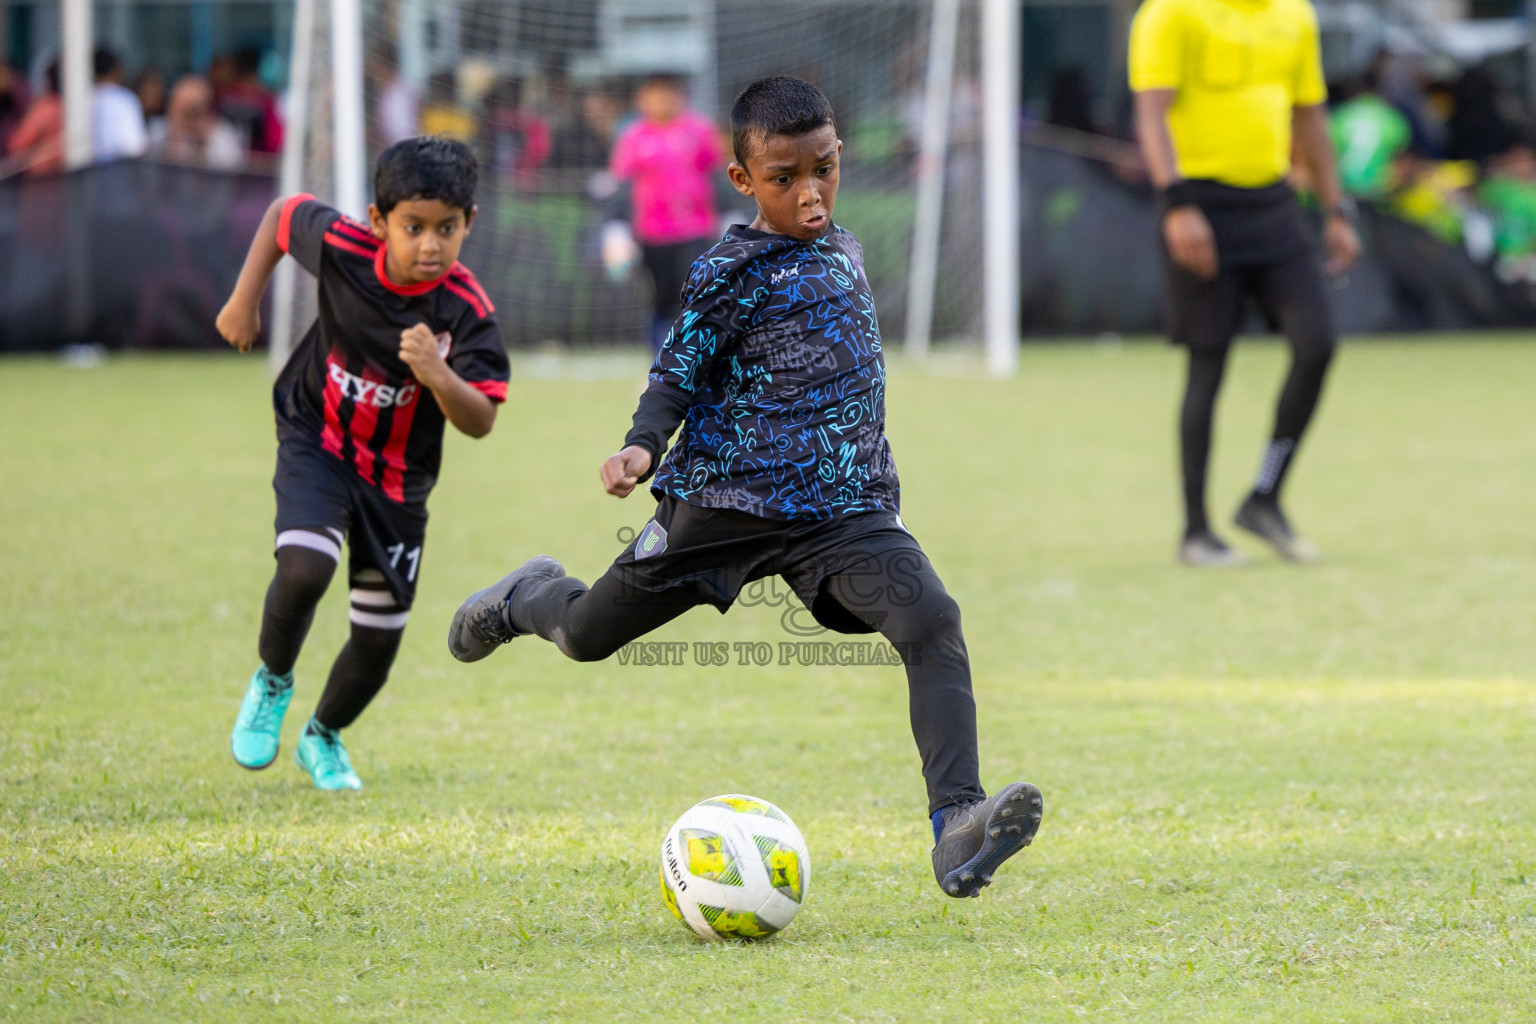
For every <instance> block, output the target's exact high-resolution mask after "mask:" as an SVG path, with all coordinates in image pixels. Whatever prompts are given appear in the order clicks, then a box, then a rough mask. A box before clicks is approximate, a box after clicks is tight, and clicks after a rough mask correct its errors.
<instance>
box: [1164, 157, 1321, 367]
mask: <svg viewBox="0 0 1536 1024" xmlns="http://www.w3.org/2000/svg"><path fill="white" fill-rule="evenodd" d="M1189 188H1190V192H1191V194H1192V195H1193V197H1194V200H1195V204H1196V205H1197V206H1199V207H1200V211H1201V212H1202V213H1204V214H1205V217H1206V220H1208V221H1210V224H1211V231H1212V232H1213V233H1214V234H1215V236H1216V260H1217V273H1216V277H1215V279H1214V280H1209V281H1208V280H1205V279H1204V278H1200V277H1197V276H1196V275H1194V274H1192V273H1190V272H1189V271H1188V270H1185V269H1184V268H1183V267H1181V266H1179V265H1178V264H1177V263H1175V262H1174V261H1173V258H1172V257H1171V256H1170V255H1169V254H1168V249H1167V244H1166V242H1165V241H1164V240H1163V237H1162V232H1161V231H1159V233H1158V239H1159V244H1160V246H1161V247H1162V252H1163V266H1164V271H1165V276H1166V279H1167V284H1168V327H1169V336H1170V339H1171V340H1172V341H1173V342H1174V343H1175V344H1178V345H1184V346H1187V347H1190V348H1193V349H1202V350H1204V349H1216V348H1222V347H1224V346H1225V345H1227V344H1228V343H1230V342H1231V340H1232V338H1233V337H1234V336H1235V335H1236V334H1237V332H1238V330H1239V329H1240V328H1241V327H1242V324H1243V320H1244V318H1245V314H1246V309H1247V303H1248V301H1252V302H1253V304H1254V305H1255V306H1256V307H1257V308H1258V310H1259V312H1260V314H1261V315H1262V316H1263V317H1264V319H1265V320H1266V321H1267V323H1268V324H1269V326H1270V328H1271V329H1275V328H1276V327H1277V326H1278V325H1279V324H1280V323H1281V322H1282V321H1283V320H1287V319H1288V320H1290V321H1292V322H1295V320H1296V319H1297V317H1305V318H1310V319H1317V320H1318V322H1319V327H1318V330H1321V331H1322V332H1323V333H1325V334H1326V333H1328V332H1329V331H1330V330H1331V328H1330V327H1328V317H1329V309H1328V294H1327V289H1326V288H1325V287H1324V285H1323V271H1322V261H1321V259H1320V258H1319V256H1318V253H1317V248H1316V245H1315V244H1314V242H1313V239H1312V232H1311V231H1310V230H1309V229H1308V227H1307V222H1306V216H1305V214H1304V213H1303V212H1302V209H1301V206H1300V204H1299V203H1297V202H1296V193H1295V192H1293V191H1292V190H1291V187H1290V186H1289V185H1288V184H1286V183H1285V182H1283V181H1282V182H1277V183H1276V184H1274V185H1269V186H1266V187H1264V188H1236V187H1234V186H1232V185H1223V184H1222V183H1220V182H1216V181H1200V180H1192V181H1190V182H1189ZM1288 311H1289V312H1291V313H1292V314H1293V316H1291V317H1286V316H1285V313H1286V312H1288Z"/></svg>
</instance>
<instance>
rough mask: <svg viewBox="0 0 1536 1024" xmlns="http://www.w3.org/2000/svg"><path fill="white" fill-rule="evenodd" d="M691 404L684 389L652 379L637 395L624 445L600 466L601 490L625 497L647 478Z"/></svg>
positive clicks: (652, 472)
mask: <svg viewBox="0 0 1536 1024" xmlns="http://www.w3.org/2000/svg"><path fill="white" fill-rule="evenodd" d="M691 404H692V399H691V398H690V397H689V396H688V395H687V394H686V393H684V392H680V391H676V390H674V389H672V388H670V387H668V386H666V385H665V384H656V383H652V384H651V386H650V387H649V388H647V389H646V391H645V394H643V395H641V396H640V405H639V407H638V408H636V409H635V419H634V425H633V426H631V427H630V428H629V433H628V434H626V435H624V447H623V448H622V449H621V450H620V451H619V452H618V453H617V454H615V455H610V456H608V458H607V459H606V460H605V461H604V462H603V465H602V468H601V470H599V476H600V477H601V479H602V481H603V490H605V491H607V492H608V493H609V494H612V495H613V496H614V497H616V498H627V497H629V492H630V491H632V490H634V489H635V487H636V485H638V484H642V483H644V482H645V481H647V480H649V479H650V478H651V477H652V476H653V475H654V474H655V472H656V467H657V466H658V465H659V464H660V463H661V457H662V455H663V454H664V453H665V452H666V450H667V441H669V440H670V439H671V437H672V435H673V434H674V433H675V432H676V431H677V427H678V424H680V423H682V422H683V415H684V414H685V413H687V411H688V406H689V405H691Z"/></svg>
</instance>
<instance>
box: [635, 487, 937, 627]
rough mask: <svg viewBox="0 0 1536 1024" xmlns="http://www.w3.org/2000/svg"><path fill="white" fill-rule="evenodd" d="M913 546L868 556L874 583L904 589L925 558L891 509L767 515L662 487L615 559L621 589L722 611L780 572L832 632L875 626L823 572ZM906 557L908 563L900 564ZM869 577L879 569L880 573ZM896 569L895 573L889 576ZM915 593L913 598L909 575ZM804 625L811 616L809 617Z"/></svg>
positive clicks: (845, 569)
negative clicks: (664, 491) (696, 500)
mask: <svg viewBox="0 0 1536 1024" xmlns="http://www.w3.org/2000/svg"><path fill="white" fill-rule="evenodd" d="M903 550H905V551H910V552H911V558H910V559H909V560H908V559H903V557H901V556H900V555H899V554H897V556H896V557H895V558H893V559H891V558H886V559H882V562H883V568H882V567H881V566H875V565H872V566H871V567H870V572H871V574H872V580H871V584H870V586H871V588H874V587H875V586H877V585H878V586H880V587H882V588H884V590H885V592H886V593H887V594H890V595H894V597H895V599H898V600H899V599H900V595H901V586H902V576H903V574H904V571H905V570H906V569H910V575H911V576H912V578H913V579H914V581H915V578H916V574H917V573H918V572H919V571H920V570H921V569H922V568H923V567H925V566H926V565H927V564H928V563H927V558H926V557H925V556H924V554H923V549H922V547H921V546H919V545H918V543H917V540H916V539H915V538H914V537H913V536H912V535H911V534H910V533H908V532H907V528H906V526H905V525H903V524H902V521H901V517H900V516H899V515H897V514H896V513H895V512H857V513H853V514H850V515H845V516H838V517H836V518H833V519H824V520H818V521H814V522H809V521H803V520H785V519H768V518H765V517H763V516H755V515H752V514H750V513H747V512H737V511H734V510H731V509H715V508H702V507H700V506H698V505H690V504H688V503H687V502H682V501H678V500H677V499H676V498H672V497H663V498H662V499H661V501H660V503H659V504H658V505H657V506H656V515H655V516H654V517H653V518H652V519H651V521H650V522H649V523H646V524H645V527H644V529H642V530H641V531H640V532H639V533H638V534H637V535H636V536H635V539H634V540H632V541H631V542H630V544H629V546H628V547H627V548H625V549H624V551H623V552H622V553H621V554H620V555H619V557H618V558H616V559H615V560H614V563H613V569H612V570H611V571H612V572H614V573H615V574H616V575H617V576H618V577H619V580H620V582H621V583H622V584H623V585H624V587H625V589H626V590H629V589H633V590H635V591H637V596H636V600H643V597H642V596H641V595H643V594H646V593H651V594H656V593H662V592H664V591H671V590H678V589H683V590H687V591H689V592H690V593H692V594H693V595H694V596H695V597H696V598H697V600H698V601H699V602H700V603H701V604H709V605H713V606H714V607H716V608H718V609H719V610H720V611H721V612H724V611H725V610H726V609H728V608H730V606H731V605H732V604H733V603H734V602H735V601H736V598H737V595H739V594H740V593H741V591H742V588H744V587H746V586H747V585H748V584H750V583H752V582H754V581H756V580H760V579H764V578H766V577H769V576H779V577H782V578H783V580H784V582H786V583H788V584H789V586H790V589H792V590H793V591H794V592H795V596H796V597H798V598H799V599H800V601H801V602H802V603H803V604H804V605H805V607H806V608H807V609H809V610H810V613H811V615H812V617H813V618H814V619H815V620H816V622H817V623H819V624H820V625H821V626H823V627H824V628H826V629H830V630H833V631H835V632H838V633H873V632H874V630H873V629H872V628H870V627H869V626H868V625H866V624H865V623H864V622H863V621H861V620H860V619H857V618H855V617H854V615H853V614H852V613H851V612H849V611H847V610H846V609H845V608H843V606H842V605H841V604H839V603H838V602H837V601H835V600H833V599H832V598H831V597H830V596H828V595H826V594H824V593H823V587H822V584H823V581H825V580H826V578H827V577H828V576H832V575H834V574H838V573H847V572H848V571H850V570H853V571H855V572H856V571H857V566H858V565H859V564H860V563H861V562H865V561H867V560H869V559H870V558H872V557H874V556H875V555H882V556H884V555H887V554H888V553H898V552H900V551H903ZM904 567H905V568H904ZM873 577H878V580H876V579H874V578H873ZM893 577H894V578H893ZM913 590H914V593H913V595H912V597H913V599H914V600H916V598H917V596H918V595H917V593H916V584H915V582H914V587H913ZM806 625H809V624H806Z"/></svg>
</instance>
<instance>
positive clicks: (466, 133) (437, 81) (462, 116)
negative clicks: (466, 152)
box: [421, 71, 475, 143]
mask: <svg viewBox="0 0 1536 1024" xmlns="http://www.w3.org/2000/svg"><path fill="white" fill-rule="evenodd" d="M458 93H459V90H458V85H457V84H456V82H455V81H454V77H453V72H452V71H440V72H438V73H437V74H435V75H433V76H432V80H431V81H430V82H429V83H428V84H427V105H426V106H425V107H423V108H422V111H421V134H423V135H446V136H448V137H449V138H454V139H461V140H463V141H464V142H470V143H473V142H474V141H475V116H474V115H473V114H471V113H470V112H469V111H468V110H466V109H465V108H464V107H463V106H461V105H460V104H459V95H458Z"/></svg>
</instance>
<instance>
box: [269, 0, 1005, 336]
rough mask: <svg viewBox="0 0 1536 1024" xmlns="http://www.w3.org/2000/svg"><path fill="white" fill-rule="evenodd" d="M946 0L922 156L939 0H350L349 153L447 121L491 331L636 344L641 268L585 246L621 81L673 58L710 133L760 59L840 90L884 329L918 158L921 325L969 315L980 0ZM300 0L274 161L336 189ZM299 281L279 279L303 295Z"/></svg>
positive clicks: (914, 199) (637, 80) (318, 64)
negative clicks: (355, 3)
mask: <svg viewBox="0 0 1536 1024" xmlns="http://www.w3.org/2000/svg"><path fill="white" fill-rule="evenodd" d="M947 2H948V3H949V5H950V7H951V9H952V10H954V11H956V12H957V13H956V14H955V15H954V16H953V19H952V21H951V22H950V24H951V26H952V28H953V31H951V32H950V33H949V34H948V35H946V36H943V37H942V38H943V39H949V40H951V41H950V53H951V55H952V58H953V65H952V68H953V70H952V74H951V75H950V76H949V79H950V87H949V89H948V90H947V96H946V97H941V99H943V100H944V105H943V107H937V106H935V107H932V108H930V109H939V110H942V112H943V117H942V121H943V126H944V129H945V133H944V140H943V143H944V149H943V158H942V160H936V159H929V160H927V161H924V160H921V159H920V156H919V150H920V143H921V139H922V134H923V133H922V127H923V122H924V109H925V102H924V101H925V87H926V83H927V81H928V77H929V76H928V70H929V67H930V55H931V42H932V39H931V31H932V27H933V26H932V24H931V22H932V21H933V12H934V11H935V10H936V9H942V8H943V7H944V6H945V4H946V0H937V3H936V2H935V0H363V3H362V8H363V25H364V30H363V56H364V66H365V69H366V71H365V76H364V79H365V89H364V106H365V111H366V127H367V130H366V146H367V150H368V155H369V160H368V162H367V166H368V167H369V168H371V166H372V159H373V158H374V157H375V156H376V155H377V154H378V153H379V152H380V151H381V150H382V149H383V147H384V146H385V145H387V144H388V143H389V142H390V141H393V140H394V139H395V138H398V137H402V135H404V134H415V133H417V132H420V131H423V130H435V131H443V132H451V133H456V134H460V135H462V136H464V137H465V138H466V139H467V140H468V141H470V142H471V143H472V144H473V145H474V146H475V148H476V151H477V153H478V155H479V157H480V161H481V179H480V180H481V185H480V191H479V196H478V201H479V205H480V212H479V215H478V218H477V220H476V222H475V228H474V231H473V233H472V234H471V236H470V238H469V240H468V242H467V243H466V245H465V250H464V253H463V256H462V258H463V260H464V262H465V263H466V265H468V266H470V267H471V268H472V269H473V270H474V272H475V274H476V276H478V277H479V279H480V281H481V283H482V284H483V285H484V286H485V288H486V290H487V291H488V292H489V294H490V295H491V297H492V299H493V300H494V301H495V303H496V305H497V309H498V319H499V320H500V322H501V325H502V329H503V333H504V335H505V337H506V340H507V343H508V345H509V346H512V347H522V348H539V347H547V346H562V347H563V346H606V345H638V344H642V343H644V341H645V340H646V339H647V337H648V336H649V331H650V316H651V314H650V309H651V293H650V290H651V287H652V284H651V281H650V278H649V276H648V275H647V274H646V272H645V270H644V268H643V267H642V266H640V265H638V264H635V265H631V266H629V267H627V268H626V267H625V266H623V265H622V264H615V263H614V262H613V261H612V260H610V261H608V262H605V260H604V252H603V237H604V224H605V223H607V222H609V221H611V220H612V219H613V218H614V217H616V216H622V215H623V213H624V210H625V208H626V201H625V194H624V192H623V191H622V190H621V189H618V188H616V183H615V181H614V179H613V178H612V176H611V175H610V174H609V173H608V171H607V167H608V158H609V154H610V152H611V149H612V146H613V142H614V139H615V137H616V136H617V134H618V133H619V132H621V131H623V130H624V128H625V127H626V126H627V125H628V124H629V123H630V122H631V121H632V120H633V118H634V117H635V116H636V113H635V105H634V100H635V94H636V91H637V88H638V87H639V85H640V84H641V83H642V82H644V81H645V80H646V79H647V78H648V77H650V76H652V75H657V74H665V75H672V76H676V77H677V78H678V79H680V80H681V81H682V82H683V83H685V85H686V86H687V89H688V93H689V98H690V103H691V106H692V107H693V108H694V109H695V110H697V111H698V112H700V113H702V114H704V115H706V116H708V117H710V118H711V119H713V121H714V122H715V124H716V125H717V126H718V127H719V128H720V130H721V132H722V137H723V138H724V139H725V144H726V148H728V138H725V135H726V129H727V117H728V114H729V110H730V105H731V101H732V99H733V98H734V97H735V95H736V94H737V93H738V92H739V91H740V90H741V89H742V88H743V87H744V86H745V85H747V84H748V83H749V82H751V81H752V80H754V79H756V78H760V77H763V76H766V75H771V74H793V75H798V76H800V77H802V78H805V79H807V80H809V81H811V82H813V83H814V84H816V85H817V86H818V87H820V88H821V89H822V91H823V92H825V93H826V94H827V96H828V98H829V99H830V100H831V101H832V105H833V108H834V110H835V111H836V115H837V123H838V129H839V133H840V135H841V137H842V139H843V140H844V143H845V149H844V155H843V169H842V187H841V191H840V192H839V195H838V201H837V210H836V215H835V216H836V220H837V222H838V223H839V224H841V225H842V226H844V227H846V228H848V229H849V230H851V231H853V232H854V233H855V234H856V235H858V236H859V238H860V240H861V241H862V243H863V245H864V252H865V269H866V272H867V273H868V276H869V279H870V282H871V285H872V286H873V288H874V291H875V296H876V300H877V303H878V308H879V311H880V319H881V328H882V333H883V335H884V337H885V340H886V343H887V345H888V346H890V347H895V346H897V345H899V344H900V342H901V341H902V339H903V338H905V337H906V335H907V332H908V327H909V325H908V323H907V319H908V304H909V298H910V295H909V287H910V285H911V280H910V278H911V268H912V263H913V259H912V241H913V232H914V221H915V218H916V217H917V209H918V206H919V199H918V195H919V188H918V177H919V175H918V171H919V169H920V168H927V169H928V171H929V172H931V171H932V170H933V168H934V165H935V163H938V164H939V165H940V167H939V170H940V171H941V172H942V175H941V176H942V181H943V187H942V190H941V191H939V192H938V193H937V195H938V201H935V200H934V193H933V191H932V190H930V191H929V197H928V198H927V199H925V200H924V201H923V202H924V204H925V208H928V209H932V208H934V207H937V209H938V210H939V211H940V215H939V216H938V218H937V232H936V243H935V244H934V245H933V246H931V247H930V248H931V249H932V250H933V252H934V253H935V254H936V258H934V259H933V260H931V264H932V266H934V267H935V271H934V273H933V280H932V294H933V302H932V316H931V322H932V331H931V333H932V336H933V337H934V338H935V339H939V340H941V341H942V340H943V339H946V338H960V337H975V336H976V335H977V333H978V331H979V328H980V319H981V315H982V314H981V287H982V285H981V281H982V274H981V272H980V271H981V252H982V229H983V223H982V218H983V212H982V211H983V204H982V202H981V170H982V168H981V121H982V111H981V89H980V85H979V73H978V72H979V69H978V58H977V54H978V50H979V47H980V40H979V38H978V22H979V0H947ZM300 6H312V7H313V8H314V12H313V17H312V18H310V19H309V22H308V24H307V25H306V24H304V19H299V21H300V24H299V25H297V26H296V30H299V31H303V30H305V29H307V31H308V32H309V33H310V38H309V40H308V42H309V45H307V46H305V45H302V41H301V40H296V41H295V42H296V45H295V54H296V55H304V54H307V61H306V62H305V63H306V67H305V69H302V70H301V69H300V68H298V67H295V68H294V74H293V84H294V86H295V90H296V92H295V95H294V97H293V99H294V102H295V103H302V104H304V105H305V106H306V107H307V116H305V117H303V118H302V120H303V131H302V132H300V133H297V134H296V135H293V136H291V138H293V139H294V141H295V144H296V145H297V146H298V147H300V152H298V153H297V154H292V155H290V164H289V166H290V168H292V169H297V170H295V171H294V172H293V173H297V174H299V175H301V176H302V177H301V180H300V181H299V182H298V184H299V186H300V187H302V188H303V189H304V190H305V191H310V192H314V193H315V194H317V195H320V196H322V197H330V198H334V197H335V196H336V187H335V186H336V183H335V181H334V180H333V176H332V167H333V161H332V159H331V157H332V146H333V142H334V140H333V133H334V125H333V118H332V114H331V112H332V99H331V96H332V88H333V83H332V81H331V68H332V66H333V58H332V46H331V38H330V26H329V20H328V17H327V8H328V6H329V4H328V3H326V2H323V0H322V2H316V3H315V4H313V5H300ZM301 85H302V86H303V88H302V90H299V88H298V87H299V86H301ZM930 137H931V136H930ZM290 177H291V175H290ZM715 178H716V180H717V183H718V188H717V191H716V196H717V208H718V209H719V211H720V214H721V223H722V225H723V224H724V223H726V222H729V221H734V222H742V223H744V222H746V221H747V220H750V219H751V216H752V206H751V202H750V200H743V199H742V198H741V197H740V196H738V195H736V194H735V192H734V191H733V190H732V189H731V188H730V186H729V184H728V182H727V180H726V178H725V174H724V167H723V166H722V167H720V168H719V170H718V173H717V174H716V175H715ZM348 212H353V213H360V212H361V211H348ZM930 223H931V219H930ZM930 234H932V232H930ZM308 288H309V285H308V284H307V283H304V282H301V283H300V284H298V285H297V286H296V292H297V294H298V296H299V299H300V300H301V301H302V299H303V298H304V294H305V291H306V289H308ZM300 316H302V314H300ZM296 319H297V318H296ZM299 322H300V323H302V320H299Z"/></svg>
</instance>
